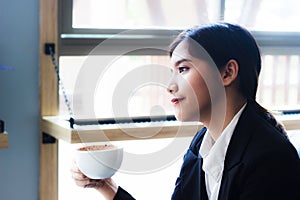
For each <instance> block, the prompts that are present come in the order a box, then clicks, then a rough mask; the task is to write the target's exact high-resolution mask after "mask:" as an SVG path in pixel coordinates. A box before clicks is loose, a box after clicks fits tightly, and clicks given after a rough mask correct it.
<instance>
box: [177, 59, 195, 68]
mask: <svg viewBox="0 0 300 200" xmlns="http://www.w3.org/2000/svg"><path fill="white" fill-rule="evenodd" d="M183 62H191V60H190V59H186V58H182V59H180V60H177V61H176V62H175V67H177V66H178V65H180V64H181V63H183Z"/></svg>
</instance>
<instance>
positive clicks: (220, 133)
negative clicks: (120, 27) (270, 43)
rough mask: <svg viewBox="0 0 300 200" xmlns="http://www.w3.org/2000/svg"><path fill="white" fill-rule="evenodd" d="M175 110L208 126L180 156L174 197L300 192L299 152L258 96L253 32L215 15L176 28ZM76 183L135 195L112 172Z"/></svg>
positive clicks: (108, 193)
mask: <svg viewBox="0 0 300 200" xmlns="http://www.w3.org/2000/svg"><path fill="white" fill-rule="evenodd" d="M169 55H170V58H171V66H172V74H173V76H172V79H171V81H170V84H169V86H168V92H170V93H171V94H172V95H173V96H174V98H173V99H172V101H171V102H172V103H173V105H174V108H175V115H176V118H177V119H178V120H180V121H195V120H197V121H200V122H202V123H203V124H204V126H205V128H203V129H202V130H200V131H199V132H198V133H197V134H196V135H195V137H194V139H193V141H192V142H191V145H190V147H189V149H188V151H187V153H186V154H185V156H184V162H183V165H182V168H181V171H180V175H179V177H178V178H177V181H176V185H175V189H174V193H173V195H172V199H174V200H177V199H188V200H193V199H195V200H196V199H197V200H198V199H212V200H216V199H219V200H229V199H233V200H236V199H249V200H258V199H262V200H263V199H264V200H265V199H270V200H274V199H275V200H276V199H278V200H279V199H280V200H281V199H289V200H292V199H295V200H296V199H300V190H299V181H300V160H299V158H298V155H297V152H296V150H295V148H294V147H293V145H292V144H291V143H290V142H289V141H288V139H287V137H286V133H285V131H284V129H283V128H282V126H281V125H280V124H279V123H277V121H276V120H275V119H274V117H273V116H272V115H271V114H270V113H268V112H267V111H266V110H265V109H264V108H262V107H261V106H260V105H259V104H258V103H257V102H256V101H255V96H256V90H257V84H258V75H259V73H260V69H261V57H260V52H259V49H258V47H257V44H256V42H255V40H254V39H253V37H252V35H251V34H250V33H249V32H248V31H247V30H245V29H243V28H242V27H240V26H237V25H232V24H228V23H218V24H212V25H208V26H201V27H196V28H193V29H189V30H186V31H184V32H182V33H181V34H179V36H178V37H177V38H176V39H175V40H174V42H173V43H172V44H171V46H170V52H169ZM73 175H74V179H75V182H76V183H77V185H79V186H83V187H93V188H95V189H97V190H98V191H100V192H101V193H102V194H103V195H104V196H105V197H106V198H107V199H133V197H132V196H130V195H129V194H128V193H127V192H126V191H124V190H123V189H122V188H121V187H118V186H117V185H116V184H115V183H114V182H113V180H112V179H104V180H90V179H88V178H87V177H85V176H83V175H82V174H81V173H80V171H78V169H76V170H75V171H73Z"/></svg>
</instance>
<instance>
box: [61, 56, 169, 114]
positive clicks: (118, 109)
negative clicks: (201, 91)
mask: <svg viewBox="0 0 300 200" xmlns="http://www.w3.org/2000/svg"><path fill="white" fill-rule="evenodd" d="M91 59H92V61H91ZM104 62H105V63H107V64H104ZM103 65H104V66H103ZM101 67H102V68H103V69H102V70H101V69H100V68H101ZM60 73H61V79H62V82H63V84H64V88H65V90H66V94H67V97H68V99H69V101H70V102H71V106H72V109H74V113H75V115H76V116H75V117H77V118H81V117H84V118H85V117H88V118H91V117H92V118H95V117H96V118H109V117H127V116H130V117H135V116H157V115H171V114H172V113H173V109H172V106H171V103H170V98H171V97H170V95H169V94H168V92H167V90H166V85H167V83H168V81H169V77H170V69H169V59H168V56H126V55H124V56H120V57H115V56H105V55H103V56H97V58H91V57H84V56H75V57H74V56H62V57H60ZM92 79H94V81H92ZM59 99H60V101H59V102H60V103H59V113H60V114H61V115H68V112H67V111H68V110H67V107H66V104H65V102H64V101H65V100H64V96H63V92H62V91H61V88H60V92H59Z"/></svg>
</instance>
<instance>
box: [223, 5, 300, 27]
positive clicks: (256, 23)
mask: <svg viewBox="0 0 300 200" xmlns="http://www.w3.org/2000/svg"><path fill="white" fill-rule="evenodd" d="M299 7H300V1H299V0H285V1H277V0H275V1H274V0H250V1H249V0H226V1H225V13H224V19H225V21H227V22H233V23H238V24H240V25H244V26H245V27H247V28H249V29H251V30H255V31H296V32H299V31H300V23H299V19H300V12H299Z"/></svg>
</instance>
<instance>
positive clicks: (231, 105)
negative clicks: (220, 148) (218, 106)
mask: <svg viewBox="0 0 300 200" xmlns="http://www.w3.org/2000/svg"><path fill="white" fill-rule="evenodd" d="M232 97H233V98H227V101H226V107H225V114H224V115H222V113H220V114H219V115H218V116H220V117H218V118H215V117H214V118H212V119H211V120H207V121H206V122H203V124H204V125H205V126H206V127H208V129H209V133H210V134H211V136H212V138H213V139H214V140H215V141H216V140H217V139H218V138H219V137H220V135H221V134H222V132H223V130H224V129H225V128H226V127H227V126H228V124H229V123H230V122H231V120H232V119H233V118H234V116H235V115H236V114H237V113H238V112H239V110H240V109H241V108H242V107H243V106H244V105H245V103H246V102H247V100H246V99H245V98H244V97H243V96H241V95H234V96H232ZM212 120H214V121H212ZM207 122H208V123H207Z"/></svg>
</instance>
